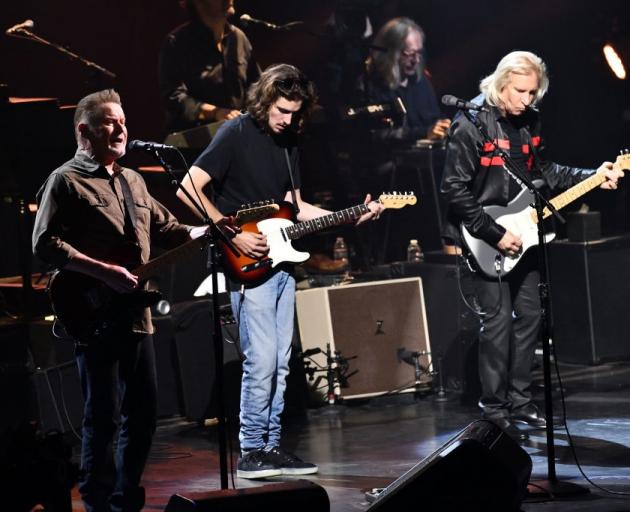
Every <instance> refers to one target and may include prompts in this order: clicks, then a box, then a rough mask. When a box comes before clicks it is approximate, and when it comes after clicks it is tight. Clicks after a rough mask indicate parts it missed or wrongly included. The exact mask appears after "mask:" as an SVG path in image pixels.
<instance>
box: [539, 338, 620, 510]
mask: <svg viewBox="0 0 630 512" xmlns="http://www.w3.org/2000/svg"><path fill="white" fill-rule="evenodd" d="M550 345H551V351H552V353H553V366H554V369H555V371H556V378H557V379H558V388H559V390H560V403H561V404H562V427H563V428H564V431H565V432H566V434H567V439H568V445H569V448H570V449H571V455H572V456H573V460H574V461H575V465H576V467H577V468H578V471H579V472H580V474H581V475H582V477H583V478H584V480H586V481H587V482H588V483H589V484H590V485H592V486H593V487H595V488H596V489H599V490H600V491H602V492H605V493H607V494H612V495H614V496H617V497H619V499H623V500H630V492H628V491H613V490H612V489H608V488H607V487H603V486H601V485H599V484H596V483H595V482H594V481H593V480H591V478H590V477H589V476H588V475H587V474H586V472H585V471H584V469H583V468H582V464H581V463H580V459H579V457H578V454H577V450H576V447H575V443H574V441H573V436H572V435H571V432H570V431H569V426H568V425H567V404H566V401H565V396H564V386H563V384H562V376H561V374H560V367H559V366H558V357H557V355H556V346H555V344H554V343H551V344H550ZM552 421H553V418H552ZM552 497H553V496H552Z"/></svg>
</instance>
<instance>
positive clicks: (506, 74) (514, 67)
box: [479, 51, 549, 108]
mask: <svg viewBox="0 0 630 512" xmlns="http://www.w3.org/2000/svg"><path fill="white" fill-rule="evenodd" d="M532 72H533V73H536V75H537V76H538V90H537V91H536V96H535V98H534V105H536V104H537V103H538V102H540V100H541V99H542V98H543V96H544V95H545V93H546V92H547V89H548V88H549V76H548V75H547V66H546V65H545V63H544V62H543V60H542V59H541V58H540V57H538V55H535V54H533V53H532V52H525V51H514V52H511V53H508V54H507V55H506V56H505V57H503V58H502V59H501V60H500V61H499V64H498V65H497V68H496V69H495V70H494V72H493V73H492V74H490V75H488V76H487V77H485V78H484V79H483V80H481V82H480V83H479V89H480V90H481V92H482V93H483V94H484V95H485V97H486V101H487V102H488V103H489V104H490V105H492V106H494V107H499V108H500V107H502V105H503V102H502V101H501V91H502V90H503V88H504V87H505V86H506V85H507V83H508V81H509V80H510V75H511V74H512V73H514V74H516V75H529V74H530V73H532Z"/></svg>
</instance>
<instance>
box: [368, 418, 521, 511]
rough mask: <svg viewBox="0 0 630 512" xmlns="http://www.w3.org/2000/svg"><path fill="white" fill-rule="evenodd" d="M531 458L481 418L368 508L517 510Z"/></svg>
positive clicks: (380, 495)
mask: <svg viewBox="0 0 630 512" xmlns="http://www.w3.org/2000/svg"><path fill="white" fill-rule="evenodd" d="M531 471H532V460H531V458H530V456H529V455H528V454H527V452H526V451H525V450H523V449H522V448H521V447H520V446H519V445H518V444H517V443H516V441H514V440H513V439H512V438H511V437H509V436H508V435H507V434H506V433H505V432H503V430H501V429H500V428H499V427H498V426H497V425H495V424H494V423H492V422H490V421H487V420H478V421H475V422H473V423H471V424H470V425H468V426H467V427H466V428H465V429H464V430H462V431H461V432H460V433H459V434H457V436H455V437H454V438H453V439H451V440H450V441H448V442H447V443H446V444H445V445H443V446H442V447H440V448H439V449H438V450H437V451H436V452H434V453H432V454H431V455H429V456H428V457H427V458H425V459H424V460H422V461H420V462H419V463H418V464H416V465H415V466H414V467H413V468H411V469H410V470H409V471H407V473H405V474H404V475H402V476H401V477H400V478H398V479H397V480H396V481H394V482H393V483H392V484H390V485H389V486H388V487H387V488H385V490H384V491H383V492H381V493H380V494H379V496H378V498H377V499H376V501H374V503H373V504H372V505H371V506H370V508H369V509H368V511H369V512H377V511H378V512H399V511H401V510H408V507H409V504H410V503H418V504H421V505H419V509H421V510H422V511H423V512H438V511H439V512H441V511H444V510H462V511H463V510H466V511H471V512H472V511H475V512H477V511H478V512H482V511H483V512H517V511H518V510H519V509H520V503H521V501H522V500H523V498H524V497H525V494H526V492H527V482H528V481H529V477H530V474H531Z"/></svg>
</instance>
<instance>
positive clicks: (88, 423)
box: [76, 335, 157, 512]
mask: <svg viewBox="0 0 630 512" xmlns="http://www.w3.org/2000/svg"><path fill="white" fill-rule="evenodd" d="M76 355H77V363H78V366H79V374H80V376H81V386H82V390H83V396H84V399H85V409H84V417H83V443H82V451H81V478H80V481H79V491H80V493H81V497H82V498H83V502H84V504H85V509H86V512H101V511H105V512H110V511H111V512H123V511H124V512H136V511H139V510H140V509H141V508H142V507H143V505H144V490H143V489H142V488H141V487H140V478H141V477H142V472H143V470H144V466H145V463H146V460H147V457H148V454H149V450H150V448H151V440H152V438H153V433H154V432H155V427H156V417H157V383H156V370H155V352H154V347H153V338H152V336H151V335H146V336H138V335H125V336H122V337H117V338H116V339H107V340H99V341H98V342H96V343H94V344H92V345H90V346H88V347H84V346H78V347H77V354H76ZM116 431H118V436H117V438H116V439H115V440H114V435H115V434H116ZM112 444H113V455H114V457H113V458H114V460H113V464H112V457H111V456H112V449H111V447H112Z"/></svg>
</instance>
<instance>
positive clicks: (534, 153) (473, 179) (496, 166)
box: [441, 96, 595, 246]
mask: <svg viewBox="0 0 630 512" xmlns="http://www.w3.org/2000/svg"><path fill="white" fill-rule="evenodd" d="M473 102H474V103H477V104H482V103H485V100H484V98H483V96H478V97H477V98H475V99H474V100H473ZM486 106H487V107H488V109H489V112H479V113H477V114H476V115H477V116H478V117H477V118H478V119H479V121H481V123H482V124H483V125H484V126H485V127H486V130H487V131H488V134H489V135H490V137H491V138H492V140H493V141H494V144H497V145H499V146H501V147H503V148H505V146H506V145H507V148H508V151H509V140H508V137H507V135H506V132H505V129H504V125H505V123H507V122H508V120H507V119H506V118H505V117H503V116H502V114H501V112H500V110H499V109H497V108H496V107H492V106H490V105H488V104H487V103H486ZM523 115H524V116H527V117H526V119H524V121H526V123H525V126H524V127H522V128H521V129H520V132H521V139H522V141H523V146H522V151H523V153H525V154H526V156H527V157H528V162H527V163H528V166H527V167H528V172H531V173H532V175H531V177H532V179H535V178H542V179H543V180H544V182H545V184H546V185H547V186H548V187H549V188H550V189H564V188H568V187H570V186H572V185H575V184H576V183H579V182H580V181H582V180H583V179H585V178H587V177H588V176H590V175H591V174H593V173H594V172H595V170H594V169H578V168H575V167H569V166H565V165H559V164H556V163H553V162H546V161H544V160H543V159H542V158H541V156H540V150H541V149H542V144H541V138H540V120H539V116H538V113H537V112H536V111H535V110H533V109H528V110H527V112H526V113H524V114H523ZM483 142H484V141H483V140H482V136H481V134H480V132H479V130H478V129H477V128H476V127H475V126H474V125H473V124H472V123H471V122H470V121H469V120H468V119H467V118H466V117H465V116H463V115H459V116H457V117H456V119H455V121H454V122H453V125H452V126H451V129H450V132H449V138H448V143H447V149H446V160H445V164H444V174H443V177H442V185H441V193H442V194H443V196H444V198H445V199H446V202H447V214H446V222H445V223H444V232H443V237H444V239H445V243H449V244H453V243H454V244H456V245H461V243H460V231H459V225H460V224H462V223H463V224H464V226H466V229H468V231H470V233H471V234H472V235H474V236H476V237H478V238H481V239H482V240H484V241H486V242H487V243H489V244H491V245H493V246H494V245H496V244H497V243H498V242H499V240H501V238H502V237H503V235H504V233H505V228H504V227H502V226H500V225H499V224H497V223H496V222H495V221H494V220H493V219H492V218H491V217H490V216H489V215H487V214H486V213H484V211H483V206H486V205H500V206H505V205H507V204H508V202H509V201H510V200H511V199H512V197H510V196H509V194H510V180H511V179H512V178H511V177H510V176H509V175H508V173H507V172H506V171H505V169H504V168H503V161H502V159H501V158H500V157H499V156H497V155H496V153H495V147H494V145H493V144H485V145H484V143H483Z"/></svg>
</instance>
